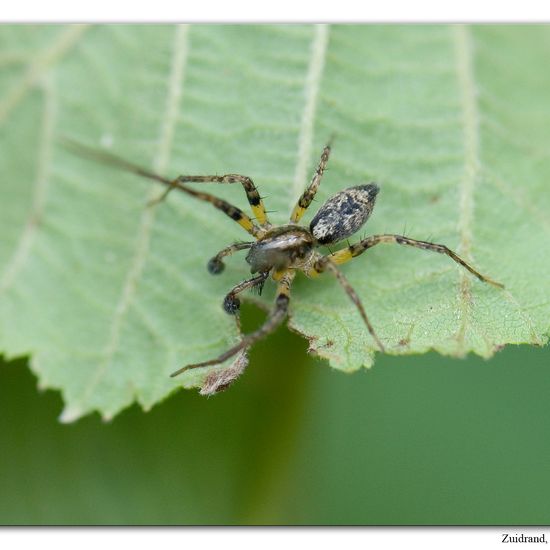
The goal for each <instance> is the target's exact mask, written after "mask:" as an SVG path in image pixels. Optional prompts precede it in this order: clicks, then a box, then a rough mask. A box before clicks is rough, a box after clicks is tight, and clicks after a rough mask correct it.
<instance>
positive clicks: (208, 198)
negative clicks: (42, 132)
mask: <svg viewBox="0 0 550 550" xmlns="http://www.w3.org/2000/svg"><path fill="white" fill-rule="evenodd" d="M62 141H63V143H64V145H65V146H66V147H67V148H69V149H70V150H71V151H73V152H74V153H76V154H78V155H80V156H81V157H84V158H88V159H91V160H95V161H98V162H103V163H104V164H108V165H110V166H114V167H116V168H121V169H123V170H126V171H127V172H131V173H133V174H137V175H138V176H141V177H143V178H147V179H150V180H154V181H157V182H159V183H162V184H163V185H166V186H167V189H166V191H165V192H164V193H163V194H162V195H161V196H160V197H159V198H158V199H154V200H153V201H150V202H149V205H151V204H155V203H158V202H160V201H162V200H163V199H164V198H165V197H166V195H168V193H169V192H170V191H172V190H173V189H179V190H180V191H182V192H183V193H186V194H188V195H191V196H192V197H195V198H196V199H199V200H202V201H205V202H209V203H210V204H211V205H212V206H214V208H217V209H218V210H221V211H222V212H223V213H224V214H225V215H227V216H229V217H230V218H231V219H232V220H234V221H236V222H237V223H238V224H239V225H240V226H241V227H243V228H244V229H245V231H247V232H248V233H250V234H251V235H253V236H254V237H259V236H261V235H263V234H264V232H265V231H264V230H263V229H261V228H259V227H258V226H257V225H256V224H255V223H254V222H253V221H252V219H251V218H250V217H249V216H247V215H246V214H245V213H244V212H243V211H242V210H241V209H240V208H237V207H236V206H233V205H232V204H230V203H228V202H226V201H224V200H223V199H219V198H218V197H215V196H214V195H210V194H209V193H203V192H201V191H196V190H195V189H191V188H190V187H187V186H186V185H184V182H186V181H196V180H197V178H198V181H218V179H215V180H213V179H208V178H222V179H223V178H244V179H246V180H247V181H249V182H250V184H248V183H247V184H246V185H248V186H249V188H250V196H249V195H248V192H247V196H249V202H250V204H252V202H256V201H258V202H257V204H258V208H260V210H261V209H263V204H262V203H261V199H260V198H259V195H258V194H257V191H256V194H254V192H253V191H254V190H256V188H255V187H254V184H253V183H252V180H250V178H245V177H244V176H180V177H179V178H176V179H175V180H171V179H169V178H165V177H163V176H160V175H159V174H155V173H154V172H151V171H150V170H147V169H145V168H142V167H141V166H138V165H136V164H133V163H131V162H128V161H127V160H124V159H123V158H120V157H118V156H116V155H113V154H111V153H108V152H106V151H100V150H97V149H94V148H92V147H88V146H86V145H82V144H81V143H78V142H75V141H73V140H70V139H63V140H62ZM189 178H191V179H189ZM193 178H195V179H193ZM201 178H207V179H201ZM235 181H240V180H239V179H234V181H221V182H220V183H234V182H235ZM243 185H245V184H244V183H243ZM250 185H251V187H250ZM245 190H246V187H245ZM256 195H257V198H256ZM260 214H261V212H260ZM256 216H257V217H258V220H259V221H260V223H262V221H261V220H262V217H261V215H260V216H258V215H257V214H256ZM264 221H265V215H264Z"/></svg>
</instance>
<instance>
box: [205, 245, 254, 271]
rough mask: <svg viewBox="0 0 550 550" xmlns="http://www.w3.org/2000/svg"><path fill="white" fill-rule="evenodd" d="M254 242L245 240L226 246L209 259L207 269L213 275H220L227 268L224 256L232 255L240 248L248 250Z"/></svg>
mask: <svg viewBox="0 0 550 550" xmlns="http://www.w3.org/2000/svg"><path fill="white" fill-rule="evenodd" d="M253 244H254V243H253V242H245V243H234V244H230V245H229V246H226V247H225V248H224V249H223V250H220V251H219V252H218V253H217V254H216V255H215V256H213V257H212V258H210V260H208V264H207V266H206V267H207V269H208V272H209V273H210V274H212V275H218V274H219V273H221V272H222V271H223V270H224V269H225V264H224V263H223V260H222V258H225V257H226V256H231V255H232V254H235V252H238V251H239V250H246V249H247V248H250V247H251V246H252V245H253Z"/></svg>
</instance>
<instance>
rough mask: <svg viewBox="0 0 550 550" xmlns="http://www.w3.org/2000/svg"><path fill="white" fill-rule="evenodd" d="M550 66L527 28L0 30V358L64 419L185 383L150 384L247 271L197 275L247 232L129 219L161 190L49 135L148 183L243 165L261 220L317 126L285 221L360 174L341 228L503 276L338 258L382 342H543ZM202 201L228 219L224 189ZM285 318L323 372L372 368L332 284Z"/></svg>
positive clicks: (173, 203)
mask: <svg viewBox="0 0 550 550" xmlns="http://www.w3.org/2000/svg"><path fill="white" fill-rule="evenodd" d="M549 56H550V29H549V28H548V27H543V26H541V27H538V26H529V27H521V26H515V27H505V26H490V27H463V26H332V27H329V26H271V27H270V26H200V25H199V26H191V27H187V26H181V27H175V26H117V25H110V26H91V27H85V26H68V27H62V26H48V27H46V26H43V27H19V26H17V27H11V26H5V27H2V28H1V29H0V126H1V128H2V132H1V134H0V142H1V146H0V169H1V171H2V175H3V178H2V186H3V187H2V189H3V193H2V201H1V204H0V215H1V217H0V229H1V231H2V235H3V238H2V240H1V241H0V267H1V268H0V345H1V348H2V349H3V350H4V351H5V352H6V354H7V355H9V356H15V355H20V354H31V356H32V362H31V364H32V368H33V370H34V372H35V373H36V374H37V376H38V378H39V381H40V384H41V386H43V387H50V388H57V389H60V390H61V391H62V393H63V396H64V399H65V403H66V408H65V411H64V413H63V415H62V418H63V419H64V420H66V421H69V420H73V419H76V418H78V417H79V416H82V415H83V414H86V413H88V412H90V411H93V410H97V411H99V412H100V413H101V414H102V415H103V416H104V417H105V418H111V417H112V416H113V415H115V414H116V413H117V412H118V411H120V410H121V409H122V408H124V407H126V406H128V405H129V404H130V403H132V402H133V401H134V400H137V401H138V402H139V403H140V404H141V405H142V406H143V407H144V408H146V409H147V408H150V407H151V406H152V405H154V404H155V403H156V402H158V401H159V400H161V399H163V398H164V397H165V396H166V395H168V394H169V393H170V392H171V391H173V390H174V389H175V388H177V387H179V386H181V385H182V384H183V385H184V386H186V387H191V386H200V385H201V384H202V382H203V381H204V377H205V374H206V372H207V369H205V370H195V371H190V372H187V373H185V374H184V375H182V376H181V377H179V378H176V379H170V378H169V377H168V374H169V373H170V372H172V371H173V370H176V369H177V368H179V367H181V366H182V365H183V364H186V363H189V362H199V361H202V360H205V359H209V358H211V357H214V356H216V355H218V354H219V353H221V352H222V351H224V350H225V349H226V348H227V347H228V346H230V345H232V343H234V342H235V341H236V339H237V337H238V334H237V329H236V327H235V323H234V321H233V319H231V318H229V317H228V316H227V315H225V314H224V313H223V311H222V309H221V307H220V304H221V301H222V299H223V296H224V295H225V293H226V292H227V291H228V290H229V288H231V287H232V286H233V285H234V284H236V283H237V282H238V281H239V280H241V279H244V278H245V277H247V275H248V269H247V266H246V264H245V262H244V260H243V257H242V255H240V256H239V255H238V256H235V257H234V258H231V259H230V260H228V262H227V268H226V270H225V271H224V273H223V274H222V275H219V276H217V277H211V276H209V275H208V274H207V272H206V269H205V266H206V261H207V260H208V259H209V258H210V257H211V256H213V255H214V254H215V253H216V252H217V251H218V250H220V249H221V248H223V247H224V246H226V245H227V244H229V243H230V242H233V241H238V240H246V239H247V237H248V235H247V234H246V233H245V232H243V231H242V229H241V228H240V227H239V226H238V225H237V224H235V223H233V222H231V220H229V219H228V218H226V217H225V216H223V215H222V214H220V213H218V212H216V211H214V210H213V209H212V207H211V206H210V205H208V204H203V203H199V202H197V201H193V200H192V199H191V198H190V197H187V196H184V195H181V194H177V193H172V194H171V195H170V197H169V199H168V200H167V201H165V202H164V203H163V204H161V205H159V206H157V207H154V208H146V207H145V204H146V202H147V201H148V200H150V199H152V198H154V197H156V196H158V195H159V194H160V193H161V191H162V190H161V189H160V188H159V186H157V185H155V184H152V183H150V182H148V181H145V180H142V179H140V178H137V177H136V176H133V175H131V174H125V173H122V172H120V171H113V170H112V168H109V167H106V166H102V165H100V164H98V163H92V162H89V161H85V160H83V159H81V158H78V157H75V156H72V155H71V154H69V153H68V152H67V151H66V150H64V149H63V148H62V147H61V146H60V143H59V138H60V137H62V136H69V137H71V138H73V139H76V140H78V141H79V142H82V143H86V144H89V145H93V146H96V147H99V148H104V149H106V150H109V151H112V152H115V153H116V154H118V155H121V156H123V157H124V158H127V159H128V160H130V161H134V162H137V163H139V164H141V165H143V166H144V167H146V168H149V169H153V170H155V171H157V172H159V173H161V174H163V175H167V176H169V177H172V176H175V175H178V174H181V173H188V174H189V173H197V174H201V173H202V174H205V173H217V174H224V173H241V174H245V175H248V176H250V177H252V178H253V180H254V181H255V182H256V184H257V185H258V187H259V188H260V191H261V193H262V195H264V196H265V197H266V199H265V201H266V204H267V208H268V209H269V210H270V211H271V212H270V217H271V220H272V221H273V222H275V223H278V224H280V223H285V222H286V221H287V220H288V216H289V214H290V211H291V209H292V206H293V205H294V203H295V201H296V199H297V197H298V196H299V195H300V193H301V191H302V189H303V188H304V186H305V185H306V184H307V182H308V181H309V178H310V177H311V174H312V172H313V170H314V168H315V166H316V163H317V161H318V157H319V155H320V152H321V150H322V147H323V145H324V144H325V143H326V141H327V140H328V139H329V137H330V136H331V135H335V143H334V147H333V151H332V155H331V159H330V163H329V169H328V170H327V172H326V174H325V176H324V179H323V182H322V184H321V188H320V190H319V193H318V196H317V198H316V202H314V203H313V205H312V207H311V209H310V210H311V211H308V212H307V213H306V216H305V217H304V223H308V222H309V220H311V218H312V217H313V215H314V213H315V210H316V209H318V208H319V206H320V205H321V204H322V203H323V201H325V200H326V199H327V198H328V197H329V196H331V195H332V194H334V193H335V192H337V191H339V190H341V189H343V188H345V187H348V186H351V185H357V184H360V183H366V182H368V181H376V182H377V183H378V184H379V185H380V187H381V192H380V194H379V196H378V200H377V205H376V209H375V211H374V213H373V215H372V217H371V219H370V220H369V222H368V224H367V226H366V228H365V231H364V232H362V233H361V235H359V236H363V235H364V234H376V233H385V232H388V233H403V232H406V234H407V235H408V236H409V237H412V238H417V239H423V240H426V239H431V240H433V241H434V242H438V243H443V244H446V245H448V246H449V247H450V248H452V249H454V250H456V251H457V252H458V253H459V254H461V255H462V256H463V257H464V258H465V259H466V260H467V261H470V262H471V263H472V264H473V265H474V266H475V267H476V268H478V269H479V270H480V271H481V272H482V273H484V274H487V275H488V276H490V277H492V278H494V279H496V280H498V281H500V282H502V283H504V284H505V285H506V289H505V290H504V291H500V290H498V289H495V288H494V287H491V286H489V285H484V284H482V283H481V282H479V281H478V280H477V279H474V278H472V277H471V275H470V274H469V273H468V272H466V271H465V270H463V269H461V268H460V267H458V266H457V265H456V264H454V263H453V262H452V261H450V260H449V258H446V257H444V256H440V255H437V254H432V253H429V252H425V251H421V250H415V249H408V248H404V247H399V246H389V245H384V246H379V247H376V248H374V249H372V250H369V251H368V253H366V254H365V255H363V256H361V257H360V258H357V259H356V260H354V261H353V262H351V263H349V264H347V265H345V266H343V267H342V269H343V271H344V272H345V274H346V276H347V277H348V279H349V281H350V282H351V283H352V285H353V286H354V288H355V289H356V291H357V293H358V294H359V296H360V297H361V299H362V300H363V303H364V305H365V308H366V310H367V312H368V315H369V317H370V319H371V321H372V324H373V325H374V327H375V329H376V331H377V333H378V334H379V336H380V338H381V339H382V341H383V342H384V345H385V346H386V348H387V350H388V352H389V353H393V354H410V353H422V352H425V351H427V350H428V349H432V348H433V349H436V350H437V351H439V352H440V353H443V354H449V355H456V356H460V355H464V354H466V353H468V352H474V353H477V354H479V355H482V356H484V357H489V356H491V355H492V354H493V353H494V352H495V350H498V349H499V348H500V347H501V346H503V345H505V344H520V343H534V344H543V343H544V342H546V338H547V335H548V328H549V323H548V318H549V315H548V313H549V310H550V300H549V298H548V297H549V295H550V292H549V291H550V278H549V277H548V272H549V270H550V265H549V264H550V244H549V243H550V221H549V220H550V218H549V216H548V212H549V211H550V192H549V191H548V183H547V181H548V179H549V177H550V146H549V143H550V103H549V102H548V98H547V90H548V89H549V88H550V73H549V72H548V70H547V59H548V58H549ZM206 190H207V191H209V192H212V193H215V194H217V195H219V196H221V197H223V198H224V199H226V200H229V201H231V202H233V203H234V204H236V205H237V206H239V207H241V208H242V209H246V208H247V203H246V199H245V197H244V193H243V192H242V189H241V188H240V187H239V188H236V187H234V186H216V185H213V184H209V186H208V188H207V189H206ZM365 232H366V233H365ZM241 254H242V253H241ZM266 286H267V285H266ZM272 296H273V291H272V289H268V288H266V292H265V293H264V296H263V297H262V303H263V304H266V305H268V304H269V300H270V299H271V298H272ZM254 299H256V300H257V298H254ZM289 324H290V326H291V328H293V329H294V330H297V331H299V332H300V333H302V334H304V335H305V336H307V337H308V338H309V339H310V342H311V349H312V350H314V351H315V352H316V353H318V354H319V355H321V356H323V357H326V358H327V359H329V361H330V363H331V365H332V366H334V367H336V368H339V369H342V370H346V371H351V370H356V369H358V368H360V367H361V366H362V365H365V366H370V365H371V364H372V362H373V356H374V353H375V351H376V347H375V345H374V342H373V341H372V339H371V337H370V336H369V335H368V333H367V331H366V330H365V327H364V325H363V324H362V321H361V319H360V317H359V315H358V313H357V310H356V309H355V308H354V307H353V305H351V303H350V302H349V300H348V299H347V297H346V296H345V294H344V293H343V291H342V290H341V288H340V287H339V286H338V284H337V282H336V281H335V280H333V279H331V277H330V276H329V275H324V276H323V277H321V278H320V279H319V280H316V281H311V280H307V279H306V278H305V277H298V278H297V280H296V282H295V284H294V287H293V294H292V302H291V318H290V320H289Z"/></svg>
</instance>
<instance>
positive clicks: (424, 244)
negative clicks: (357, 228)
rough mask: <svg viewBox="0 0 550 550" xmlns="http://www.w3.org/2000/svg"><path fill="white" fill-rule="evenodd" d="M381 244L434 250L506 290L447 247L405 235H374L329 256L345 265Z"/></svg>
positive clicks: (487, 281)
mask: <svg viewBox="0 0 550 550" xmlns="http://www.w3.org/2000/svg"><path fill="white" fill-rule="evenodd" d="M380 243H396V244H402V245H406V246H413V247H415V248H422V249H423V250H432V251H433V252H438V253H439V254H446V255H447V256H449V257H450V258H451V259H452V260H454V261H455V262H456V263H457V264H460V265H461V266H462V267H464V268H466V269H467V270H468V271H469V272H470V273H472V274H473V275H475V276H476V277H477V278H478V279H479V280H480V281H483V282H484V283H489V284H491V285H493V286H496V287H498V288H504V285H502V284H501V283H497V282H496V281H493V279H490V278H489V277H486V276H485V275H482V274H481V273H479V272H478V271H476V270H475V269H474V268H473V267H472V266H471V265H469V264H468V263H466V262H465V261H464V260H463V259H462V258H461V257H460V256H458V255H457V254H455V253H454V252H453V251H452V250H450V249H449V248H447V247H446V246H445V245H443V244H435V243H430V242H428V241H417V240H415V239H409V237H405V236H404V235H388V234H385V235H372V236H371V237H367V238H366V239H363V240H362V241H360V242H358V243H357V244H353V245H351V246H348V247H347V248H343V249H342V250H338V252H334V253H332V254H329V255H328V258H330V259H331V261H332V262H334V263H335V264H343V263H345V262H348V261H349V260H351V259H352V258H355V257H356V256H359V255H360V254H362V253H363V252H365V250H367V249H368V248H371V247H373V246H376V245H377V244H380Z"/></svg>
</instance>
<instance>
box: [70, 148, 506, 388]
mask: <svg viewBox="0 0 550 550" xmlns="http://www.w3.org/2000/svg"><path fill="white" fill-rule="evenodd" d="M66 144H67V145H69V146H70V148H72V149H73V150H75V151H76V152H77V153H79V154H80V155H82V156H86V157H92V158H95V159H98V158H99V159H101V160H103V161H104V162H107V163H108V164H111V165H115V166H118V167H120V168H123V169H125V170H127V171H130V172H133V173H135V174H137V175H139V176H142V177H145V178H148V179H151V180H155V181H157V182H160V183H162V184H164V185H166V186H167V188H166V190H165V191H164V193H162V195H161V196H160V197H159V198H158V199H155V200H154V201H152V202H151V203H150V204H154V203H158V202H160V201H162V200H163V199H165V198H166V196H167V195H168V193H169V192H170V191H172V190H173V189H179V190H180V191H182V192H184V193H186V194H188V195H191V196H193V197H195V198H197V199H199V200H202V201H205V202H209V203H210V204H212V205H213V206H214V207H215V208H217V209H218V210H221V211H222V212H223V213H224V214H226V215H227V216H229V217H230V218H231V219H232V220H234V221H235V222H237V223H238V224H239V225H240V226H241V227H242V228H243V229H244V230H245V231H247V232H248V233H249V234H250V235H251V236H252V237H254V239H255V240H252V241H247V242H238V243H234V244H231V245H229V246H227V247H225V248H223V249H222V250H220V251H219V252H218V253H217V254H216V255H215V256H214V257H212V258H211V259H210V260H209V261H208V264H207V269H208V271H209V272H210V273H211V274H212V275H218V274H220V273H221V272H222V271H223V270H224V268H225V264H224V261H223V260H224V258H226V257H228V256H231V255H232V254H234V253H236V252H239V251H242V250H248V253H247V255H246V261H247V263H248V264H249V265H250V271H251V273H252V275H253V276H252V277H251V278H249V279H246V280H244V281H242V282H240V283H238V284H237V285H235V286H234V287H233V288H232V289H231V290H230V291H229V292H228V293H227V295H226V296H225V298H224V300H223V309H224V310H225V311H226V312H227V313H228V314H230V315H235V316H236V315H238V313H239V310H240V300H239V294H241V293H242V292H243V291H245V290H247V289H253V288H256V289H259V291H260V292H261V289H262V288H263V285H264V283H265V282H266V280H267V279H268V277H269V276H271V278H272V279H273V280H274V281H275V282H276V283H277V291H276V298H275V304H274V306H273V309H272V310H271V313H270V314H269V315H268V317H267V319H266V320H265V322H264V323H263V325H262V326H261V327H260V328H259V329H257V330H256V331H255V332H252V333H250V334H246V335H243V336H242V337H241V339H240V341H239V342H238V343H237V344H235V345H234V346H232V347H231V348H229V349H228V350H227V351H225V352H224V353H222V354H221V355H219V356H218V357H215V358H213V359H209V360H207V361H203V362H201V363H195V364H191V365H186V366H184V367H182V368H180V369H178V370H176V371H175V372H173V373H172V374H171V375H170V376H172V377H173V376H177V375H179V374H181V373H182V372H184V371H187V370H190V369H196V368H199V367H207V366H210V365H218V364H220V363H223V362H224V361H226V360H227V359H229V358H231V357H233V356H235V355H237V354H238V353H239V352H241V351H244V350H246V349H248V348H249V347H250V346H251V345H252V344H254V343H255V342H257V341H258V340H260V339H262V338H264V337H265V336H267V335H268V334H270V333H272V332H273V331H274V330H275V329H276V328H277V327H278V326H279V325H280V324H281V323H282V322H283V321H284V319H285V318H286V316H287V313H288V306H289V302H290V287H291V285H292V281H293V280H294V277H295V275H296V272H297V271H302V272H304V273H305V274H306V276H308V277H311V278H314V277H317V276H318V275H320V274H321V273H324V272H329V273H331V274H332V275H333V276H334V277H335V278H336V279H337V281H338V282H339V283H340V285H341V286H342V287H343V289H344V291H345V292H346V294H347V295H348V297H349V298H350V300H351V301H352V302H353V304H354V305H355V307H356V308H357V310H358V312H359V314H360V315H361V317H362V319H363V321H364V323H365V325H366V328H367V330H368V331H369V333H370V335H371V337H372V338H373V339H374V341H375V342H376V345H377V346H378V348H379V349H380V351H382V352H384V351H385V348H384V345H383V344H382V342H381V340H380V338H379V337H378V335H377V334H376V332H375V330H374V328H373V326H372V324H371V322H370V321H369V318H368V317H367V314H366V312H365V308H364V307H363V304H362V302H361V300H360V298H359V296H358V295H357V293H356V292H355V290H354V289H353V287H352V286H351V285H350V283H349V282H348V280H347V279H346V277H345V276H344V274H343V273H342V271H340V269H339V268H338V266H339V265H341V264H344V263H346V262H348V261H350V260H352V259H353V258H356V257H358V256H360V255H361V254H363V252H365V251H366V250H368V249H369V248H372V247H373V246H376V245H377V244H381V243H395V244H400V245H405V246H412V247H415V248H421V249H423V250H431V251H433V252H438V253H439V254H446V255H447V256H449V257H450V258H451V259H452V260H454V261H455V262H457V263H458V264H459V265H461V266H462V267H464V268H465V269H467V270H468V271H469V272H470V273H472V274H473V275H475V276H476V277H477V278H478V279H479V280H480V281H483V282H484V283H489V284H491V285H493V286H495V287H498V288H503V285H502V284H500V283H497V282H496V281H494V280H492V279H490V278H489V277H486V276H485V275H482V274H481V273H479V272H478V271H476V270H475V269H474V268H473V267H472V266H471V265H469V264H468V263H467V262H466V261H464V260H463V259H462V258H461V257H460V256H458V255H457V254H456V253H455V252H453V251H452V250H451V249H449V248H447V247H446V246H445V245H443V244H435V243H432V242H429V241H419V240H416V239H411V238H409V237H406V236H404V235H396V234H381V235H371V236H370V237H366V238H364V239H361V240H360V241H359V242H358V243H355V244H349V243H348V246H347V247H345V248H342V249H341V250H338V251H337V252H331V253H329V254H324V255H323V254H321V253H320V252H319V251H318V249H319V247H320V246H325V245H331V244H336V243H339V242H341V241H343V240H345V239H348V237H351V236H352V235H353V234H354V233H356V232H357V231H358V230H359V229H360V228H361V227H362V226H363V225H364V224H365V222H366V221H367V219H368V218H369V216H370V215H371V213H372V210H373V208H374V204H375V201H376V197H377V195H378V193H379V191H380V188H379V187H378V185H376V184H375V183H368V184H365V185H357V186H355V187H349V188H347V189H344V190H343V191H340V192H339V193H336V195H334V196H333V197H332V198H330V199H328V201H327V202H326V203H325V204H324V205H323V206H321V208H320V209H319V210H318V211H317V213H316V214H315V216H314V217H313V219H312V221H311V223H310V225H309V227H304V226H302V225H299V224H298V222H299V221H300V219H301V218H302V216H303V215H304V213H305V212H306V210H307V209H308V207H309V206H310V205H311V203H312V201H313V199H314V197H315V194H316V193H317V190H318V189H319V185H320V184H321V179H322V177H323V173H324V171H325V168H326V166H327V163H328V160H329V156H330V152H331V146H330V143H329V144H327V145H326V146H325V147H324V149H323V152H322V154H321V159H320V161H319V164H318V166H317V169H316V171H315V173H314V174H313V178H312V179H311V182H310V183H309V185H308V186H307V187H306V189H305V191H304V192H303V194H302V195H301V196H300V198H299V199H298V202H297V203H296V205H295V207H294V209H293V210H292V213H291V215H290V220H289V223H288V224H285V225H281V226H273V225H272V224H271V223H270V222H269V219H268V217H267V213H266V210H265V207H264V204H263V201H262V198H261V197H260V195H259V193H258V190H257V189H256V186H255V185H254V183H253V181H252V180H251V179H250V178H249V177H248V176H242V175H239V174H226V175H223V176H218V175H206V176H186V175H184V176H178V177H177V178H176V179H173V180H171V179H168V178H165V177H163V176H160V175H158V174H155V173H153V172H150V171H149V170H146V169H144V168H141V167H139V166H137V165H134V164H132V163H130V162H127V161H126V160H124V159H121V158H119V157H117V156H114V155H111V154H110V153H106V152H99V151H96V150H95V149H90V148H88V147H86V146H84V145H81V144H78V143H75V142H72V141H66ZM187 183H220V184H233V183H237V184H241V185H242V186H243V188H244V191H245V193H246V198H247V200H248V203H249V204H250V207H251V209H252V212H253V214H254V218H251V217H249V216H248V215H247V214H245V213H244V212H243V211H242V210H241V209H239V208H237V207H236V206H233V205H232V204H230V203H228V202H226V201H224V200H222V199H220V198H218V197H215V196H214V195H210V194H209V193H204V192H202V191H197V190H195V189H193V188H191V187H188V186H187V185H186V184H187Z"/></svg>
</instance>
